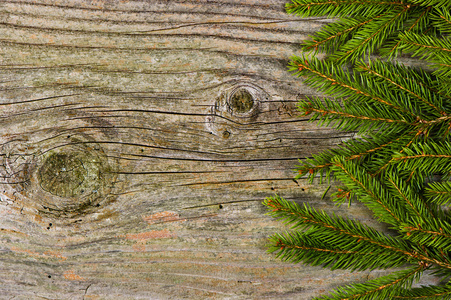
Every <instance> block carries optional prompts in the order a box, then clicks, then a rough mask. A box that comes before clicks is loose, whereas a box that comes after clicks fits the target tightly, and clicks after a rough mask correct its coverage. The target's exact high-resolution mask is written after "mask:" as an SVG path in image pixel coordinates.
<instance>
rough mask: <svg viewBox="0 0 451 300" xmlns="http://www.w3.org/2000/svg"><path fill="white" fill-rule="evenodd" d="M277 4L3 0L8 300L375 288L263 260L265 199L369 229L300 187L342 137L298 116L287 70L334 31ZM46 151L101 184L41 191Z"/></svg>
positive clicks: (304, 293) (1, 96)
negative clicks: (305, 47)
mask: <svg viewBox="0 0 451 300" xmlns="http://www.w3.org/2000/svg"><path fill="white" fill-rule="evenodd" d="M284 3H285V1H276V0H260V1H254V0H245V1H234V0H220V1H113V0H92V1H88V0H86V1H81V0H59V1H50V0H39V1H31V0H30V1H25V0H23V1H20V0H17V1H10V0H3V1H1V2H0V109H1V110H0V144H1V146H0V148H1V152H0V161H1V164H0V175H1V176H2V178H1V185H0V188H1V190H0V197H1V198H0V199H1V202H0V215H1V217H0V239H1V246H0V251H1V254H0V270H1V272H0V282H2V284H1V285H0V298H2V299H181V298H187V299H201V298H215V299H226V298H227V299H280V298H281V297H282V298H284V299H309V298H310V297H312V296H314V295H319V294H322V293H325V292H327V291H328V290H330V289H331V288H332V287H334V286H336V285H339V284H344V283H348V282H352V281H355V280H360V281H362V280H366V279H367V278H371V277H373V276H379V275H380V272H379V271H373V272H362V273H349V272H346V271H340V270H337V271H333V272H331V271H329V270H323V269H321V268H313V267H309V266H304V265H292V264H287V263H283V262H280V261H278V260H277V259H275V257H274V256H273V255H270V254H267V253H266V250H265V243H266V241H267V237H268V236H269V235H270V234H272V233H274V232H276V231H280V230H286V228H284V227H283V225H281V224H280V223H278V222H275V221H274V220H272V219H271V218H269V217H267V216H265V209H264V207H263V206H262V205H261V201H262V200H263V199H264V198H265V197H267V196H271V195H273V194H275V193H278V194H280V195H282V196H284V197H285V198H288V199H292V200H296V201H298V202H305V201H309V202H311V203H313V204H314V206H315V207H317V208H322V209H327V210H333V211H335V212H338V213H341V214H344V215H348V216H353V217H354V218H358V219H360V220H362V221H364V222H366V223H368V224H373V225H374V221H372V219H371V218H370V217H369V216H370V214H369V213H368V212H367V211H366V210H365V209H364V208H362V207H361V206H359V205H353V206H351V207H350V208H347V207H346V208H336V207H334V206H333V205H332V204H331V203H330V201H328V200H329V199H328V197H326V198H325V199H324V200H321V195H322V193H323V191H324V189H325V188H326V185H324V184H319V183H317V184H315V185H308V184H307V182H306V181H304V180H298V181H295V180H293V179H292V178H293V176H294V174H293V172H292V169H293V167H294V165H295V164H296V162H297V159H298V158H304V157H307V156H310V155H312V153H313V154H314V153H318V152H319V151H322V150H324V149H327V148H329V147H331V146H333V145H336V144H338V143H340V142H341V141H343V140H345V139H348V138H350V137H351V136H352V134H347V133H338V132H335V131H333V130H330V129H327V128H320V127H317V126H316V125H315V124H312V123H308V122H307V119H305V118H302V117H299V116H298V113H297V112H296V102H297V100H299V99H301V98H302V97H305V96H309V95H315V91H314V90H312V89H310V88H308V87H306V86H305V85H304V84H303V82H302V80H300V79H297V78H295V77H293V76H292V75H291V74H289V73H288V72H287V64H288V60H289V57H290V56H292V55H294V54H299V51H300V49H299V46H298V44H299V42H300V41H301V40H303V39H305V38H306V37H307V36H308V34H311V33H313V32H315V31H316V30H318V29H319V28H320V26H321V25H322V24H324V22H328V20H325V19H309V20H301V19H298V18H295V17H292V16H289V15H287V14H285V12H284V8H283V7H284ZM237 90H241V91H245V92H247V93H249V94H250V95H251V96H252V97H253V105H252V109H251V110H250V111H248V112H242V111H240V110H239V109H237V108H236V107H235V108H234V107H233V105H231V102H230V99H231V97H232V96H233V95H234V93H235V92H236V91H237ZM52 153H60V154H61V153H88V154H89V155H91V156H89V155H87V156H86V157H82V156H73V157H76V159H77V161H76V162H73V163H71V164H68V165H70V166H75V165H77V166H78V167H77V168H81V170H82V171H80V172H81V173H80V174H87V173H86V172H88V173H89V172H91V171H89V170H91V169H92V168H94V169H95V170H101V171H96V172H98V176H99V177H98V178H100V179H99V181H98V182H97V181H93V182H94V183H92V184H91V182H88V183H89V184H90V185H89V184H88V185H86V189H90V190H89V191H85V190H83V189H81V188H80V189H78V190H77V192H74V193H69V192H67V193H66V192H62V191H61V190H58V188H59V187H55V188H52V187H51V185H52V184H53V185H58V184H63V183H61V182H59V183H58V180H59V179H55V178H57V177H54V176H50V177H45V178H53V179H51V180H53V181H51V182H50V183H49V182H46V183H45V184H43V182H42V181H43V180H44V179H42V178H44V177H43V176H42V175H39V174H40V173H39V172H47V171H45V170H47V169H42V168H43V167H42V166H48V165H49V162H50V161H51V159H49V157H51V155H52ZM61 155H62V154H61ZM80 155H81V154H80ZM92 155H94V156H95V157H97V158H98V161H99V162H94V163H92V164H93V165H94V164H96V163H98V164H100V166H101V167H99V168H98V169H96V168H95V167H92V168H91V169H89V168H88V167H87V161H88V160H95V159H94V158H92V157H94V156H92ZM74 159H75V158H74ZM80 166H81V167H80ZM74 168H75V167H74ZM50 169H51V168H50ZM63 169H64V170H63ZM85 169H86V170H88V169H89V170H88V171H86V172H85V171H83V170H85ZM40 170H42V171H40ZM60 171H61V174H66V173H64V172H69V171H70V170H69V171H68V170H66V168H65V167H61V170H60ZM57 173H58V172H57ZM55 174H56V173H55ZM61 174H60V173H58V174H56V175H55V176H60V175H61ZM71 174H72V175H70V174H69V175H70V176H74V175H73V174H74V173H71ZM77 174H78V173H77ZM96 174H97V173H96ZM69 175H68V176H69ZM64 176H66V175H64ZM77 176H78V175H77ZM80 176H82V175H80ZM83 176H85V175H83ZM83 176H82V177H80V178H82V180H91V179H86V177H83ZM86 176H87V175H86ZM58 178H59V177H58ZM65 178H66V179H67V180H69V181H70V180H77V178H79V177H65ZM74 178H75V179H74ZM83 178H84V179H83ZM46 180H47V179H46ZM48 180H50V179H48ZM92 180H94V179H92ZM96 180H97V179H96ZM49 184H50V185H49ZM43 187H44V188H45V189H43ZM49 191H53V192H54V194H52V193H51V192H49ZM58 191H59V192H58ZM55 193H57V194H58V193H59V196H58V195H55ZM87 193H89V196H85V195H86V194H87ZM96 193H97V194H96ZM61 195H63V196H61ZM64 195H69V196H70V197H65V196H64Z"/></svg>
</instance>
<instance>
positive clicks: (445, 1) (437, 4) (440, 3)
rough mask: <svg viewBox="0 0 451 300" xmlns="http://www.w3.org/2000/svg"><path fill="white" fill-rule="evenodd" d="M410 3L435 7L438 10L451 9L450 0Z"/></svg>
mask: <svg viewBox="0 0 451 300" xmlns="http://www.w3.org/2000/svg"><path fill="white" fill-rule="evenodd" d="M409 2H411V3H415V4H418V5H422V6H434V7H438V8H450V7H451V3H450V2H449V1H448V0H409Z"/></svg>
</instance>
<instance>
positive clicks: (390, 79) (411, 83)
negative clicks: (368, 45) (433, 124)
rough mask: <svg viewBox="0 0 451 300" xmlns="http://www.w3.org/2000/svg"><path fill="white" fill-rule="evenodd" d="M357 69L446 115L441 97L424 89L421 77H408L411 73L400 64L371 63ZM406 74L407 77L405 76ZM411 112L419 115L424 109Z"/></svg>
mask: <svg viewBox="0 0 451 300" xmlns="http://www.w3.org/2000/svg"><path fill="white" fill-rule="evenodd" d="M356 69H357V70H358V71H360V72H362V74H364V76H370V77H376V78H379V79H381V80H382V82H383V83H385V84H387V83H388V84H389V85H391V86H393V87H395V88H396V89H400V90H402V91H404V92H406V93H407V94H408V95H410V96H412V97H414V98H416V99H418V100H420V102H421V103H423V104H425V105H426V108H432V109H433V110H434V111H435V112H437V113H438V114H439V116H443V115H446V112H445V111H444V109H443V107H442V103H441V102H442V99H441V97H438V95H437V94H435V93H433V92H432V91H431V90H429V89H424V88H423V86H421V85H419V84H418V81H419V78H418V77H419V76H417V77H416V78H415V79H413V78H409V77H407V76H408V74H409V73H412V72H409V70H407V68H405V67H403V66H401V65H399V64H396V65H393V64H390V63H385V62H382V61H373V62H372V61H370V62H368V63H367V64H364V63H358V64H357V65H356ZM404 74H405V75H407V76H404ZM409 100H410V99H409ZM410 105H412V103H410ZM423 109H424V106H423ZM410 110H411V111H412V110H413V111H415V110H417V112H419V113H420V112H422V109H412V108H411V109H410Z"/></svg>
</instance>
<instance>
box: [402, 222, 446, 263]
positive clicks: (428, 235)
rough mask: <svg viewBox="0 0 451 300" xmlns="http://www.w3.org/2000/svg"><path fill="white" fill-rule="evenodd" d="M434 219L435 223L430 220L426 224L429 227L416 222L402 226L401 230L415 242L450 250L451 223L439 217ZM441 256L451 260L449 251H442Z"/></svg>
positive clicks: (407, 237)
mask: <svg viewBox="0 0 451 300" xmlns="http://www.w3.org/2000/svg"><path fill="white" fill-rule="evenodd" d="M432 220H433V222H435V224H433V225H432V224H431V222H429V224H426V225H424V226H425V227H426V226H427V227H428V229H425V228H423V227H422V226H421V225H420V224H416V225H405V226H404V227H401V231H402V232H404V233H405V234H406V239H408V240H409V241H411V242H413V243H417V244H422V245H425V246H429V247H434V248H437V249H441V250H443V251H449V250H450V249H451V234H450V233H449V232H451V231H450V230H451V224H449V223H447V222H445V221H441V220H437V219H432ZM432 220H431V221H432ZM434 227H435V228H434ZM441 256H442V257H441V258H442V259H445V260H447V261H449V256H448V254H447V253H445V252H442V254H441Z"/></svg>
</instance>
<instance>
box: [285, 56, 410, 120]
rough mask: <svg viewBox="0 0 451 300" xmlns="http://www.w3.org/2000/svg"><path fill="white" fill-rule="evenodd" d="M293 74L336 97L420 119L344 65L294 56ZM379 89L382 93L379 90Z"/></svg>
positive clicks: (358, 73)
mask: <svg viewBox="0 0 451 300" xmlns="http://www.w3.org/2000/svg"><path fill="white" fill-rule="evenodd" d="M290 66H291V67H290V71H292V72H294V74H295V75H297V76H305V77H306V83H307V84H308V85H310V86H311V87H314V88H317V89H319V90H320V91H322V92H324V93H326V94H328V95H330V96H333V97H343V96H346V97H347V101H349V102H357V103H359V102H371V103H379V104H384V105H387V106H389V107H390V108H392V109H394V110H395V111H397V112H399V113H400V114H403V115H409V116H410V117H411V120H415V119H417V115H415V114H413V113H412V112H410V111H409V110H407V109H405V108H403V107H400V106H399V105H397V102H398V101H399V99H397V98H396V99H394V101H393V99H392V98H389V99H384V98H382V97H380V96H379V95H378V92H377V91H374V89H371V87H372V82H371V81H369V80H367V78H365V77H364V76H362V74H361V73H360V72H352V73H350V72H346V71H345V70H343V68H342V67H340V66H338V67H337V66H335V64H334V63H332V62H327V61H320V60H319V59H316V58H312V59H310V60H307V59H306V58H305V57H293V58H292V62H291V63H290ZM376 90H379V89H377V88H376Z"/></svg>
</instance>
